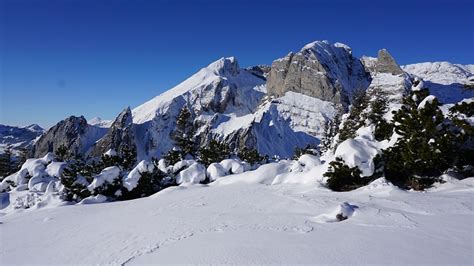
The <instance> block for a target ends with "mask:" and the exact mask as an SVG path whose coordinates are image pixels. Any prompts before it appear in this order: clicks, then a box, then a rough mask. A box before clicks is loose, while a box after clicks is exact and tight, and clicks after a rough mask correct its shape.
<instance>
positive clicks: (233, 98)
mask: <svg viewBox="0 0 474 266" xmlns="http://www.w3.org/2000/svg"><path fill="white" fill-rule="evenodd" d="M298 97H302V98H304V99H303V101H301V104H300V101H298V100H297V98H298ZM183 106H187V107H188V108H189V109H190V111H191V112H192V114H193V117H194V118H195V121H196V122H197V124H198V125H200V127H199V129H198V130H197V132H198V135H200V139H201V143H205V142H207V141H209V140H210V138H211V137H214V138H217V139H220V140H224V141H226V142H228V143H230V144H231V147H232V148H238V147H242V146H251V147H256V148H257V149H258V150H259V151H260V152H261V153H263V154H268V155H279V156H284V157H289V156H291V154H292V152H293V149H294V147H302V146H305V145H306V144H308V143H313V144H316V143H317V142H318V140H317V139H316V135H317V133H320V132H321V126H322V125H323V124H324V121H325V119H326V118H327V116H332V115H333V113H334V107H332V105H331V104H330V103H327V102H324V101H321V100H319V99H315V98H312V97H307V96H303V95H299V94H297V93H290V94H289V95H285V96H284V97H282V98H280V99H277V100H271V99H270V98H269V97H266V89H265V79H264V78H262V77H259V76H257V75H254V74H253V73H252V72H250V71H249V70H246V69H242V68H240V67H239V65H238V63H237V60H236V59H235V58H233V57H230V58H221V59H219V60H218V61H216V62H213V63H211V64H210V65H209V66H208V67H206V68H203V69H201V70H200V71H199V72H198V73H196V74H195V75H193V76H192V77H190V78H189V79H187V80H186V81H184V82H182V83H181V84H179V85H178V86H176V87H175V88H173V89H171V90H169V91H167V92H165V93H163V94H161V95H159V96H157V97H155V98H154V99H152V100H150V101H148V102H146V103H145V104H143V105H141V106H138V107H137V108H135V109H133V111H132V114H133V122H134V123H135V124H136V138H137V146H138V151H139V155H140V156H142V157H149V156H157V157H159V156H160V155H161V154H163V153H165V152H167V151H168V150H169V149H171V148H172V147H173V142H172V140H171V139H170V133H171V131H172V130H173V129H174V127H175V117H176V116H177V115H178V113H179V111H180V109H181V108H182V107H183ZM321 111H323V112H321ZM307 117H311V120H309V121H301V120H302V119H306V118H307ZM312 122H314V123H312ZM302 129H305V130H302ZM311 133H313V134H311Z"/></svg>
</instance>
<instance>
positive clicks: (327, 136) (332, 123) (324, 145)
mask: <svg viewBox="0 0 474 266" xmlns="http://www.w3.org/2000/svg"><path fill="white" fill-rule="evenodd" d="M342 113H343V112H342V109H341V108H338V110H337V113H336V115H334V117H333V119H332V120H328V121H326V122H325V123H324V134H323V137H322V139H321V143H320V144H319V147H320V148H319V150H320V151H321V153H325V152H327V151H329V150H331V149H332V147H333V141H334V137H335V136H336V135H337V134H338V133H339V124H340V123H341V116H342Z"/></svg>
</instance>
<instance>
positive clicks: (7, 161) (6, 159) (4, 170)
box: [0, 146, 16, 181]
mask: <svg viewBox="0 0 474 266" xmlns="http://www.w3.org/2000/svg"><path fill="white" fill-rule="evenodd" d="M15 170H16V167H14V161H13V157H12V152H11V147H9V146H8V147H6V149H5V150H4V152H3V153H2V154H0V181H1V180H3V178H4V177H6V176H8V175H10V174H12V173H13V172H14V171H15Z"/></svg>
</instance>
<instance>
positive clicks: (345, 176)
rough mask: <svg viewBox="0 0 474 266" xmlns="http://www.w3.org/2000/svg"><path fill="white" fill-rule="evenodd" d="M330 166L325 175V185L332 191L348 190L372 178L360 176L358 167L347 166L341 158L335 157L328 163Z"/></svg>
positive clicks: (362, 184) (364, 183) (365, 183)
mask: <svg viewBox="0 0 474 266" xmlns="http://www.w3.org/2000/svg"><path fill="white" fill-rule="evenodd" d="M329 165H330V167H329V169H328V171H327V172H326V173H324V176H325V177H328V180H327V186H328V188H330V189H332V190H334V191H349V190H354V189H356V188H359V187H361V186H365V185H367V184H368V183H369V182H370V181H371V180H372V179H371V178H370V177H362V176H361V174H362V172H361V171H360V169H359V168H358V167H357V166H355V167H349V166H348V165H347V164H346V163H345V162H344V160H343V159H342V158H340V157H337V158H336V160H335V161H332V162H330V163H329Z"/></svg>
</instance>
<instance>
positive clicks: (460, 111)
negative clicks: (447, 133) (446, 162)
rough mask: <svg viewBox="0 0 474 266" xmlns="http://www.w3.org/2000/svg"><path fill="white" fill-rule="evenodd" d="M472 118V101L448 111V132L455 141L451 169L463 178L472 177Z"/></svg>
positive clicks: (473, 149)
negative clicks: (449, 131)
mask: <svg viewBox="0 0 474 266" xmlns="http://www.w3.org/2000/svg"><path fill="white" fill-rule="evenodd" d="M473 116H474V101H471V102H469V103H467V102H461V103H458V104H456V105H454V106H453V107H451V108H450V109H449V118H450V122H451V124H450V130H451V132H452V134H453V138H454V139H455V140H456V150H457V152H456V154H455V157H454V158H453V168H454V170H456V171H457V172H458V173H460V174H462V175H463V176H464V177H469V176H474V163H473V159H472V158H474V126H472V125H471V123H470V121H469V119H470V118H471V117H473Z"/></svg>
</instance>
